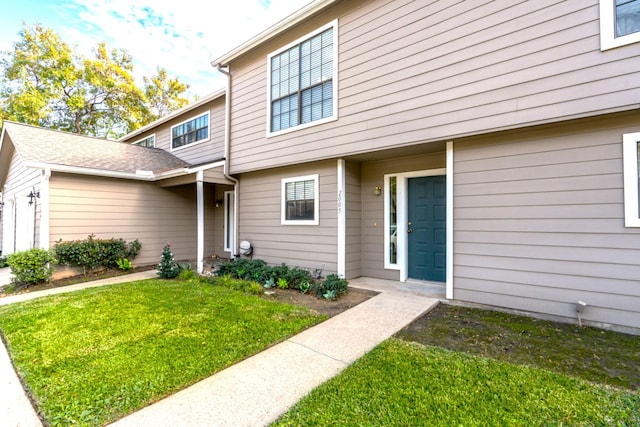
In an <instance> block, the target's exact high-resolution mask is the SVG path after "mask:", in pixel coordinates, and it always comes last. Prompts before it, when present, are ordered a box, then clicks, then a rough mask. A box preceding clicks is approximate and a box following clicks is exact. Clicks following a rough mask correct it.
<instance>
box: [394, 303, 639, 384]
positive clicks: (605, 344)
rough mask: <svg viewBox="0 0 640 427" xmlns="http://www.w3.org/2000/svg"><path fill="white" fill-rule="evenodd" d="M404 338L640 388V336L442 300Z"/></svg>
mask: <svg viewBox="0 0 640 427" xmlns="http://www.w3.org/2000/svg"><path fill="white" fill-rule="evenodd" d="M397 337H398V338H401V339H403V340H406V341H415V342H418V343H421V344H426V345H434V346H438V347H442V348H446V349H449V350H455V351H462V352H466V353H470V354H475V355H478V356H483V357H490V358H492V359H497V360H502V361H505V362H510V363H516V364H522V365H528V366H535V367H539V368H544V369H548V370H551V371H555V372H558V373H563V374H567V375H572V376H576V377H579V378H582V379H586V380H588V381H593V382H598V383H601V384H608V385H614V386H618V387H625V388H629V389H640V369H639V368H638V367H639V366H640V337H638V336H634V335H628V334H623V333H619V332H614V331H607V330H604V329H598V328H591V327H582V328H581V327H578V326H577V325H575V324H568V323H558V322H550V321H546V320H540V319H534V318H530V317H524V316H514V315H512V314H507V313H501V312H497V311H490V310H480V309H475V308H468V307H458V306H452V305H446V304H440V305H439V306H437V307H436V308H435V309H434V310H432V311H431V312H429V313H428V314H427V315H425V316H424V317H423V318H420V319H417V320H416V321H414V322H413V323H412V324H411V325H409V326H408V327H407V328H405V329H403V330H402V331H401V332H400V333H398V334H397Z"/></svg>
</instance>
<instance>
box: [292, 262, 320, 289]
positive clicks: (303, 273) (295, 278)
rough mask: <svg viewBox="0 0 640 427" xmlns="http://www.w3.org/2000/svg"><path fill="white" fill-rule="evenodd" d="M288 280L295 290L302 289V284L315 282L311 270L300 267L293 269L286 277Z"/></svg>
mask: <svg viewBox="0 0 640 427" xmlns="http://www.w3.org/2000/svg"><path fill="white" fill-rule="evenodd" d="M286 279H287V282H288V283H289V286H290V287H292V288H293V289H301V286H300V285H301V284H302V283H305V282H306V283H308V282H311V281H313V278H312V277H311V273H310V272H309V270H307V269H304V268H300V267H293V268H291V269H290V270H289V271H288V273H287V275H286Z"/></svg>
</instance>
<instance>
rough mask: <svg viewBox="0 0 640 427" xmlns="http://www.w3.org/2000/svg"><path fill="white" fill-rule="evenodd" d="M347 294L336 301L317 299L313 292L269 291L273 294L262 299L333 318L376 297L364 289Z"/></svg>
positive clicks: (292, 290) (354, 289) (375, 293)
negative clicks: (303, 308) (295, 306)
mask: <svg viewBox="0 0 640 427" xmlns="http://www.w3.org/2000/svg"><path fill="white" fill-rule="evenodd" d="M348 289H349V290H348V292H347V293H344V294H342V295H340V296H339V297H338V299H337V300H335V301H329V300H327V299H324V298H318V297H317V296H316V294H315V292H309V293H306V294H303V293H302V292H300V291H298V290H296V289H270V291H271V292H273V294H263V295H262V297H263V298H264V299H267V300H270V301H279V302H284V303H287V304H293V305H297V306H303V307H307V308H309V309H311V310H314V311H316V312H318V313H321V314H326V315H327V316H329V317H333V316H335V315H336V314H340V313H342V312H343V311H345V310H348V309H350V308H352V307H355V306H356V305H358V304H360V303H361V302H364V301H366V300H368V299H369V298H371V297H373V296H375V295H377V292H374V291H368V290H365V289H356V288H348Z"/></svg>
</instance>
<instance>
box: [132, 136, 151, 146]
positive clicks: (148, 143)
mask: <svg viewBox="0 0 640 427" xmlns="http://www.w3.org/2000/svg"><path fill="white" fill-rule="evenodd" d="M133 145H139V146H141V147H148V148H153V147H155V146H156V135H155V134H153V135H150V136H148V137H146V138H144V139H141V140H140V141H136V142H134V143H133Z"/></svg>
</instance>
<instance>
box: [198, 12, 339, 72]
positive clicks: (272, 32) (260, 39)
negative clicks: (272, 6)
mask: <svg viewBox="0 0 640 427" xmlns="http://www.w3.org/2000/svg"><path fill="white" fill-rule="evenodd" d="M336 1H337V0H316V1H313V2H311V3H309V4H308V5H306V6H304V7H303V8H302V9H299V10H298V11H297V12H294V13H292V14H291V15H289V16H288V17H286V18H284V19H283V20H281V21H280V22H278V23H276V24H275V25H272V26H271V27H269V28H267V29H266V30H264V31H262V32H261V33H259V34H258V35H256V36H254V37H253V38H251V39H249V40H248V41H246V42H244V43H243V44H241V45H240V46H238V47H236V48H235V49H232V50H231V51H229V52H227V53H226V54H224V55H223V56H221V57H219V58H217V59H215V60H213V61H212V62H211V65H212V66H214V67H216V66H218V65H220V66H224V65H227V64H228V63H229V62H230V61H232V60H234V59H236V58H238V57H239V56H241V55H243V54H245V53H247V52H249V51H250V50H252V49H254V48H255V47H257V46H259V45H261V44H262V43H264V42H266V41H267V40H269V39H271V38H273V37H276V36H277V35H279V34H282V33H283V32H285V31H287V30H288V29H289V28H291V27H293V26H294V25H297V24H299V23H300V22H302V21H303V20H305V19H307V18H308V17H310V16H312V15H314V14H316V13H318V12H319V11H321V10H322V9H325V8H326V7H328V6H330V5H332V4H333V3H335V2H336Z"/></svg>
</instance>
